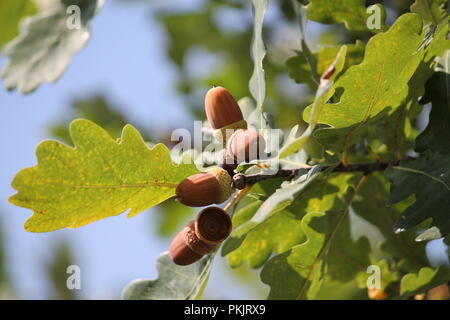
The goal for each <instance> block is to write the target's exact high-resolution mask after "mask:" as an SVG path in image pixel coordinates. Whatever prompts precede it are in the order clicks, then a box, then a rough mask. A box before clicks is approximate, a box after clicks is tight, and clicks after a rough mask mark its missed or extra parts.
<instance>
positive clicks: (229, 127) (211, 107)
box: [205, 87, 247, 146]
mask: <svg viewBox="0 0 450 320" xmlns="http://www.w3.org/2000/svg"><path fill="white" fill-rule="evenodd" d="M205 112H206V117H207V119H208V122H209V123H210V124H211V126H212V127H213V129H215V131H214V136H215V137H216V139H217V141H219V142H222V144H223V145H224V146H225V145H226V143H227V140H228V137H229V136H231V135H232V134H233V132H234V131H236V130H238V129H247V122H246V121H245V120H244V116H243V115H242V111H241V108H239V105H238V103H237V102H236V100H235V99H234V98H233V96H232V95H231V93H230V92H229V91H228V90H227V89H225V88H223V87H213V88H212V89H210V90H209V91H208V92H207V93H206V96H205Z"/></svg>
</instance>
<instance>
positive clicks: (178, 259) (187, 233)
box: [169, 220, 216, 266]
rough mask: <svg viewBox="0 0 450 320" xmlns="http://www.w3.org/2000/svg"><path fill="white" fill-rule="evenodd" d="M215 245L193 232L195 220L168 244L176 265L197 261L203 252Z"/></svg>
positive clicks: (208, 250)
mask: <svg viewBox="0 0 450 320" xmlns="http://www.w3.org/2000/svg"><path fill="white" fill-rule="evenodd" d="M215 247H216V246H215V245H210V244H207V243H205V242H203V241H202V240H200V239H199V238H198V237H197V235H196V234H195V221H194V220H193V221H190V222H189V223H188V224H187V225H186V226H185V227H184V228H183V230H181V232H179V233H178V234H177V235H176V236H175V238H174V239H173V241H172V243H171V244H170V248H169V254H170V257H171V258H172V261H173V262H174V263H175V264H178V265H182V266H184V265H188V264H192V263H194V262H196V261H198V260H199V259H200V258H201V257H203V256H204V255H205V254H208V253H210V252H212V251H213V250H214V249H215Z"/></svg>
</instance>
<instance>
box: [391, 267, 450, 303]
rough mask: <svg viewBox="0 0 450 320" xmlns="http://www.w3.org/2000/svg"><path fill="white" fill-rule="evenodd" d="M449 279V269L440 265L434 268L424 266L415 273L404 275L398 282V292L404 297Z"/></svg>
mask: <svg viewBox="0 0 450 320" xmlns="http://www.w3.org/2000/svg"><path fill="white" fill-rule="evenodd" d="M449 280H450V269H449V268H448V267H447V266H441V267H438V268H436V269H433V268H430V267H424V268H422V269H420V271H419V272H418V273H416V274H414V273H409V274H407V275H405V276H404V277H403V278H402V280H401V282H400V294H401V295H402V296H404V297H410V296H414V295H416V294H420V293H425V292H426V291H427V290H430V289H432V288H434V287H437V286H438V285H440V284H442V283H445V282H448V281H449Z"/></svg>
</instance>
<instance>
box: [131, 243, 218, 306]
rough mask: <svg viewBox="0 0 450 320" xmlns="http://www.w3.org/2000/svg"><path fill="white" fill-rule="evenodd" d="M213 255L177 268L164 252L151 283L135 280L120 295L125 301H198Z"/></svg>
mask: <svg viewBox="0 0 450 320" xmlns="http://www.w3.org/2000/svg"><path fill="white" fill-rule="evenodd" d="M213 258H214V255H208V256H206V257H204V258H202V259H201V260H199V261H197V262H195V263H193V264H191V265H188V266H178V265H176V264H174V263H173V262H172V259H171V258H170V255H169V253H168V252H164V253H163V254H161V255H160V256H159V257H158V260H157V262H156V269H157V270H158V278H157V279H155V280H145V279H137V280H134V281H132V282H131V283H130V284H128V286H126V287H125V288H124V290H123V291H122V298H123V299H126V300H194V299H199V298H200V297H201V295H202V293H203V289H204V288H205V286H206V283H207V282H208V278H209V274H210V272H211V264H212V260H213Z"/></svg>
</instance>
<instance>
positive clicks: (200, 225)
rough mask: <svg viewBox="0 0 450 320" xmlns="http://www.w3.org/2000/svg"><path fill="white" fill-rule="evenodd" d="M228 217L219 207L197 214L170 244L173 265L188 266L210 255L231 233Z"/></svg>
mask: <svg viewBox="0 0 450 320" xmlns="http://www.w3.org/2000/svg"><path fill="white" fill-rule="evenodd" d="M231 229H232V223H231V218H230V216H229V215H228V214H227V213H226V212H225V211H224V210H222V209H221V208H219V207H208V208H205V209H203V210H202V211H200V212H199V214H198V215H197V217H196V219H195V220H192V221H190V222H189V223H188V224H187V225H186V226H185V227H184V228H183V230H181V232H179V233H178V234H177V235H176V236H175V238H174V239H173V241H172V243H171V244H170V248H169V254H170V256H171V257H172V260H173V262H174V263H175V264H178V265H182V266H184V265H189V264H192V263H194V262H196V261H198V260H199V259H200V258H201V257H203V256H204V255H205V254H208V253H211V252H213V251H214V249H215V248H216V247H217V245H218V244H219V243H221V242H222V241H224V240H225V239H226V238H228V236H229V235H230V233H231Z"/></svg>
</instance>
